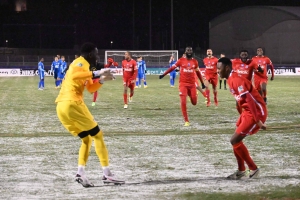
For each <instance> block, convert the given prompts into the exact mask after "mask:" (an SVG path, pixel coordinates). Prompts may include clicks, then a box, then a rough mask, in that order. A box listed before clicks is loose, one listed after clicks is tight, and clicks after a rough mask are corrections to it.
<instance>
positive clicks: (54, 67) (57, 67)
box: [51, 61, 60, 73]
mask: <svg viewBox="0 0 300 200" xmlns="http://www.w3.org/2000/svg"><path fill="white" fill-rule="evenodd" d="M59 70H60V62H59V61H53V62H52V64H51V71H54V72H55V73H58V72H59Z"/></svg>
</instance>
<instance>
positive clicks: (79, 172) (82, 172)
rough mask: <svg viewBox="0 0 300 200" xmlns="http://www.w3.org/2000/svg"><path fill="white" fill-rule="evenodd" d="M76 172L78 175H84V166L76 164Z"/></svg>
mask: <svg viewBox="0 0 300 200" xmlns="http://www.w3.org/2000/svg"><path fill="white" fill-rule="evenodd" d="M77 174H79V175H81V176H82V175H84V166H83V165H78V171H77Z"/></svg>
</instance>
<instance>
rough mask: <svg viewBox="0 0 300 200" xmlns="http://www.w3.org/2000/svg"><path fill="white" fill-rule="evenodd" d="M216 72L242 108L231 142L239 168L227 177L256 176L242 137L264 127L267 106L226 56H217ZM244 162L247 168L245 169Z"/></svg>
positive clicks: (257, 169) (255, 169)
mask: <svg viewBox="0 0 300 200" xmlns="http://www.w3.org/2000/svg"><path fill="white" fill-rule="evenodd" d="M218 72H219V75H220V77H221V78H226V79H227V80H228V85H229V88H230V92H231V93H232V94H233V96H234V97H235V99H236V101H237V102H238V104H240V106H241V107H242V108H243V111H242V113H241V114H240V117H239V119H238V120H237V122H236V126H237V128H236V130H235V133H234V134H233V135H232V137H231V139H230V142H231V144H232V147H233V152H234V155H235V157H236V160H237V164H238V170H237V171H236V172H235V173H233V174H231V175H230V176H228V177H227V178H228V179H243V178H255V177H258V175H259V168H258V167H257V165H256V164H255V163H254V161H253V160H252V158H251V156H250V154H249V151H248V149H247V147H246V146H245V145H244V143H243V139H244V138H245V137H246V136H248V135H253V134H255V133H257V132H258V130H259V129H263V130H265V129H266V125H265V124H264V123H265V121H266V119H267V114H268V112H267V108H266V105H265V103H264V100H263V98H262V97H261V95H260V94H259V93H258V91H257V90H256V89H255V88H254V86H253V85H252V83H251V81H249V80H248V79H246V78H245V77H243V76H240V75H238V74H237V73H236V72H234V70H232V62H231V61H230V59H229V58H220V59H219V61H218ZM245 163H246V164H247V165H248V167H249V170H250V171H248V170H246V167H245Z"/></svg>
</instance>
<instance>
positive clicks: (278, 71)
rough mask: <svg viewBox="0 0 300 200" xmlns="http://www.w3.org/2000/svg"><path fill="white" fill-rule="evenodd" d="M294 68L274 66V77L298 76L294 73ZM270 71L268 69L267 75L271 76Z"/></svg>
mask: <svg viewBox="0 0 300 200" xmlns="http://www.w3.org/2000/svg"><path fill="white" fill-rule="evenodd" d="M296 68H297V67H294V66H274V75H275V76H276V75H300V73H298V74H297V73H296ZM271 74H272V71H271V69H269V68H268V75H271Z"/></svg>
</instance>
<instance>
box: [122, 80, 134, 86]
mask: <svg viewBox="0 0 300 200" xmlns="http://www.w3.org/2000/svg"><path fill="white" fill-rule="evenodd" d="M132 82H133V83H132ZM123 85H124V86H125V85H126V86H127V87H129V88H132V87H133V88H134V87H135V79H134V81H132V80H131V78H123Z"/></svg>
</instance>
